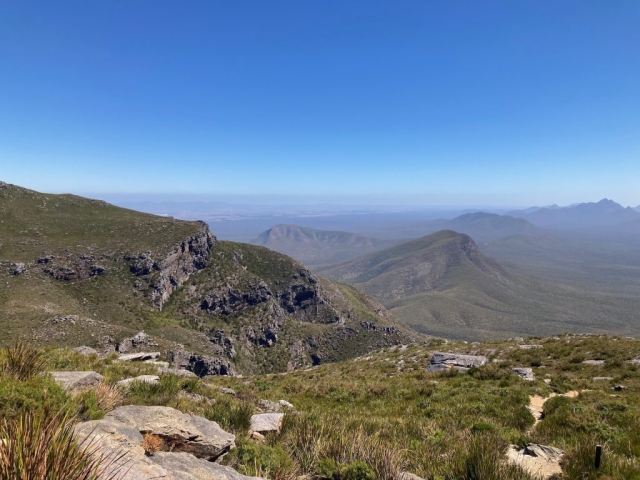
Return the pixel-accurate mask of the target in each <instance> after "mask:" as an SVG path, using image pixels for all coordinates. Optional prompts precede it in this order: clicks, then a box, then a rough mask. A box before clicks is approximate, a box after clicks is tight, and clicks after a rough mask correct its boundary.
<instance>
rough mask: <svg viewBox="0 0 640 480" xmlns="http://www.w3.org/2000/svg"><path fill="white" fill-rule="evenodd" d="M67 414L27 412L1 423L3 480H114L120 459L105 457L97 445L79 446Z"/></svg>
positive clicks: (71, 419) (72, 424)
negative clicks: (117, 462) (98, 450)
mask: <svg viewBox="0 0 640 480" xmlns="http://www.w3.org/2000/svg"><path fill="white" fill-rule="evenodd" d="M73 426H74V419H73V417H70V416H69V415H68V414H65V413H62V412H61V413H58V414H53V415H52V414H42V413H40V412H38V413H33V412H29V411H27V412H24V413H23V414H22V415H21V416H20V417H18V418H17V419H14V420H7V419H4V421H3V422H2V424H0V438H2V439H3V441H1V442H0V478H3V479H4V478H6V479H13V480H97V479H98V478H100V479H105V480H113V479H115V478H117V476H118V474H119V472H118V469H117V468H115V467H113V465H114V464H115V463H116V461H117V460H119V459H118V458H102V457H100V456H99V455H98V453H97V447H96V445H93V444H91V443H89V444H83V443H78V442H77V441H76V440H75V439H74V436H73Z"/></svg>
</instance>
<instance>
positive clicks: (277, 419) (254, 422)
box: [250, 413, 284, 433]
mask: <svg viewBox="0 0 640 480" xmlns="http://www.w3.org/2000/svg"><path fill="white" fill-rule="evenodd" d="M283 418H284V413H259V414H257V415H252V416H251V427H250V430H251V431H252V432H258V433H263V432H277V431H279V430H280V427H281V426H282V419H283Z"/></svg>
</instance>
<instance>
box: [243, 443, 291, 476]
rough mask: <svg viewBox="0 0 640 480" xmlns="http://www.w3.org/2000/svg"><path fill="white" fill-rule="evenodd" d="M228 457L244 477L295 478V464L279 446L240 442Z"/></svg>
mask: <svg viewBox="0 0 640 480" xmlns="http://www.w3.org/2000/svg"><path fill="white" fill-rule="evenodd" d="M230 455H231V456H232V458H231V459H230V460H231V463H232V465H233V466H234V467H235V468H236V469H237V470H238V471H239V472H240V473H242V474H244V475H251V476H261V477H267V478H273V479H285V478H295V474H296V473H297V468H296V465H295V463H294V462H293V460H292V459H291V457H289V455H288V454H287V452H286V451H285V450H284V448H283V447H282V445H279V444H275V445H267V444H265V443H260V442H252V441H241V442H240V443H239V445H238V446H237V448H236V449H234V450H232V451H231V453H230ZM233 457H235V458H233Z"/></svg>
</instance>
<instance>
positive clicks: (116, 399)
mask: <svg viewBox="0 0 640 480" xmlns="http://www.w3.org/2000/svg"><path fill="white" fill-rule="evenodd" d="M94 391H95V393H96V397H97V399H98V407H100V409H101V410H102V411H103V412H104V413H108V412H110V411H111V410H113V409H114V408H116V407H119V406H120V405H122V401H123V399H124V393H123V391H122V389H121V388H120V387H118V386H117V385H113V384H110V383H105V382H102V383H101V384H100V385H98V386H97V387H96V388H95V389H94Z"/></svg>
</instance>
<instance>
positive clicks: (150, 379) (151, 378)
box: [116, 375, 160, 387]
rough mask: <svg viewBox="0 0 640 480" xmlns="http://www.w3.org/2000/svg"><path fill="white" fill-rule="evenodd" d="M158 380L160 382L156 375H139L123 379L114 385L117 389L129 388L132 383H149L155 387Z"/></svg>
mask: <svg viewBox="0 0 640 480" xmlns="http://www.w3.org/2000/svg"><path fill="white" fill-rule="evenodd" d="M158 380H160V377H159V376H157V375H140V376H138V377H133V378H125V379H124V380H120V381H119V382H118V383H116V385H118V386H119V387H130V386H131V384H132V383H134V382H140V383H150V384H152V385H155V384H157V383H158Z"/></svg>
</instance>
